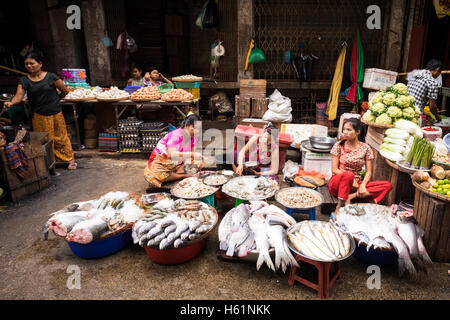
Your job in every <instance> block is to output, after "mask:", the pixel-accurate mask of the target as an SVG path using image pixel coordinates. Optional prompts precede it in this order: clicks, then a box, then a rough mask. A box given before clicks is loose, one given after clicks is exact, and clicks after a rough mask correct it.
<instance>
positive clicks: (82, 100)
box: [62, 97, 97, 102]
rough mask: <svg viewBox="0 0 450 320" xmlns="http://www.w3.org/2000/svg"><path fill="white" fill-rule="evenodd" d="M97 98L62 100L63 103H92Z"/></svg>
mask: <svg viewBox="0 0 450 320" xmlns="http://www.w3.org/2000/svg"><path fill="white" fill-rule="evenodd" d="M96 99H97V98H95V97H94V98H87V99H63V100H62V101H63V102H85V101H92V100H96Z"/></svg>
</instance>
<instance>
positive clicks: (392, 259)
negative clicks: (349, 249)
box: [353, 244, 398, 266]
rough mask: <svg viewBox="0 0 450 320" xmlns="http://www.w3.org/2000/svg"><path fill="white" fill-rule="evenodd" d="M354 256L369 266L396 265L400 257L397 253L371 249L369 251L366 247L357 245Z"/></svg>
mask: <svg viewBox="0 0 450 320" xmlns="http://www.w3.org/2000/svg"><path fill="white" fill-rule="evenodd" d="M353 256H354V257H355V258H356V259H358V260H360V261H362V262H364V263H367V264H368V265H378V266H381V265H390V264H396V263H397V261H398V255H397V252H395V251H386V250H380V249H375V250H374V249H373V248H370V249H369V251H367V247H366V246H365V245H358V244H357V245H356V249H355V252H353Z"/></svg>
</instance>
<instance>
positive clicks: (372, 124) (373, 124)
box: [361, 119, 395, 129]
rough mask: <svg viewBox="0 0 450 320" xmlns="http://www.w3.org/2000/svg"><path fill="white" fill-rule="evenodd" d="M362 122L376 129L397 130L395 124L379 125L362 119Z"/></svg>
mask: <svg viewBox="0 0 450 320" xmlns="http://www.w3.org/2000/svg"><path fill="white" fill-rule="evenodd" d="M361 122H362V123H364V124H367V125H368V126H371V127H375V128H381V129H390V128H395V126H394V125H393V124H379V123H375V122H367V121H364V120H362V119H361Z"/></svg>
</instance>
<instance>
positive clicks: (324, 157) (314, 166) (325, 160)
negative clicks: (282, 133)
mask: <svg viewBox="0 0 450 320" xmlns="http://www.w3.org/2000/svg"><path fill="white" fill-rule="evenodd" d="M332 159H333V156H332V155H331V154H329V153H313V152H303V155H302V164H303V170H305V171H311V170H315V171H320V172H322V173H323V174H324V175H325V179H326V180H330V178H331V176H332V169H331V163H332Z"/></svg>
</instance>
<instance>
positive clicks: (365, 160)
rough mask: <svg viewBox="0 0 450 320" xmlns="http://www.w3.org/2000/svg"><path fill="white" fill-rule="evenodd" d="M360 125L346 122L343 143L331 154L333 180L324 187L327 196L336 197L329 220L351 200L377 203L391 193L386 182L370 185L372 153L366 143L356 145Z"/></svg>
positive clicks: (389, 186) (335, 147)
mask: <svg viewBox="0 0 450 320" xmlns="http://www.w3.org/2000/svg"><path fill="white" fill-rule="evenodd" d="M360 130H361V121H359V120H358V119H355V118H351V119H348V120H347V121H346V122H345V124H344V128H343V131H342V132H343V140H342V141H340V142H338V143H336V144H335V145H334V147H333V149H332V150H331V154H332V155H333V162H332V171H333V176H332V177H331V179H330V181H329V183H328V189H329V190H330V193H331V194H332V195H334V196H335V197H338V204H337V207H336V211H335V213H334V217H333V219H334V220H336V217H337V215H338V212H339V209H340V208H341V207H342V206H344V205H347V204H350V203H351V201H352V200H353V199H355V198H369V197H370V198H371V200H372V201H373V202H375V203H379V202H380V201H381V200H383V198H384V197H385V196H386V194H387V193H388V192H389V191H390V190H391V189H392V185H391V183H390V182H389V181H370V178H371V177H372V160H373V158H374V155H373V151H372V149H371V148H370V146H369V145H368V144H366V143H363V142H361V141H359V139H358V135H359V134H360ZM364 165H365V166H366V174H365V176H364V179H363V180H362V181H361V171H362V168H363V166H364Z"/></svg>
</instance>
